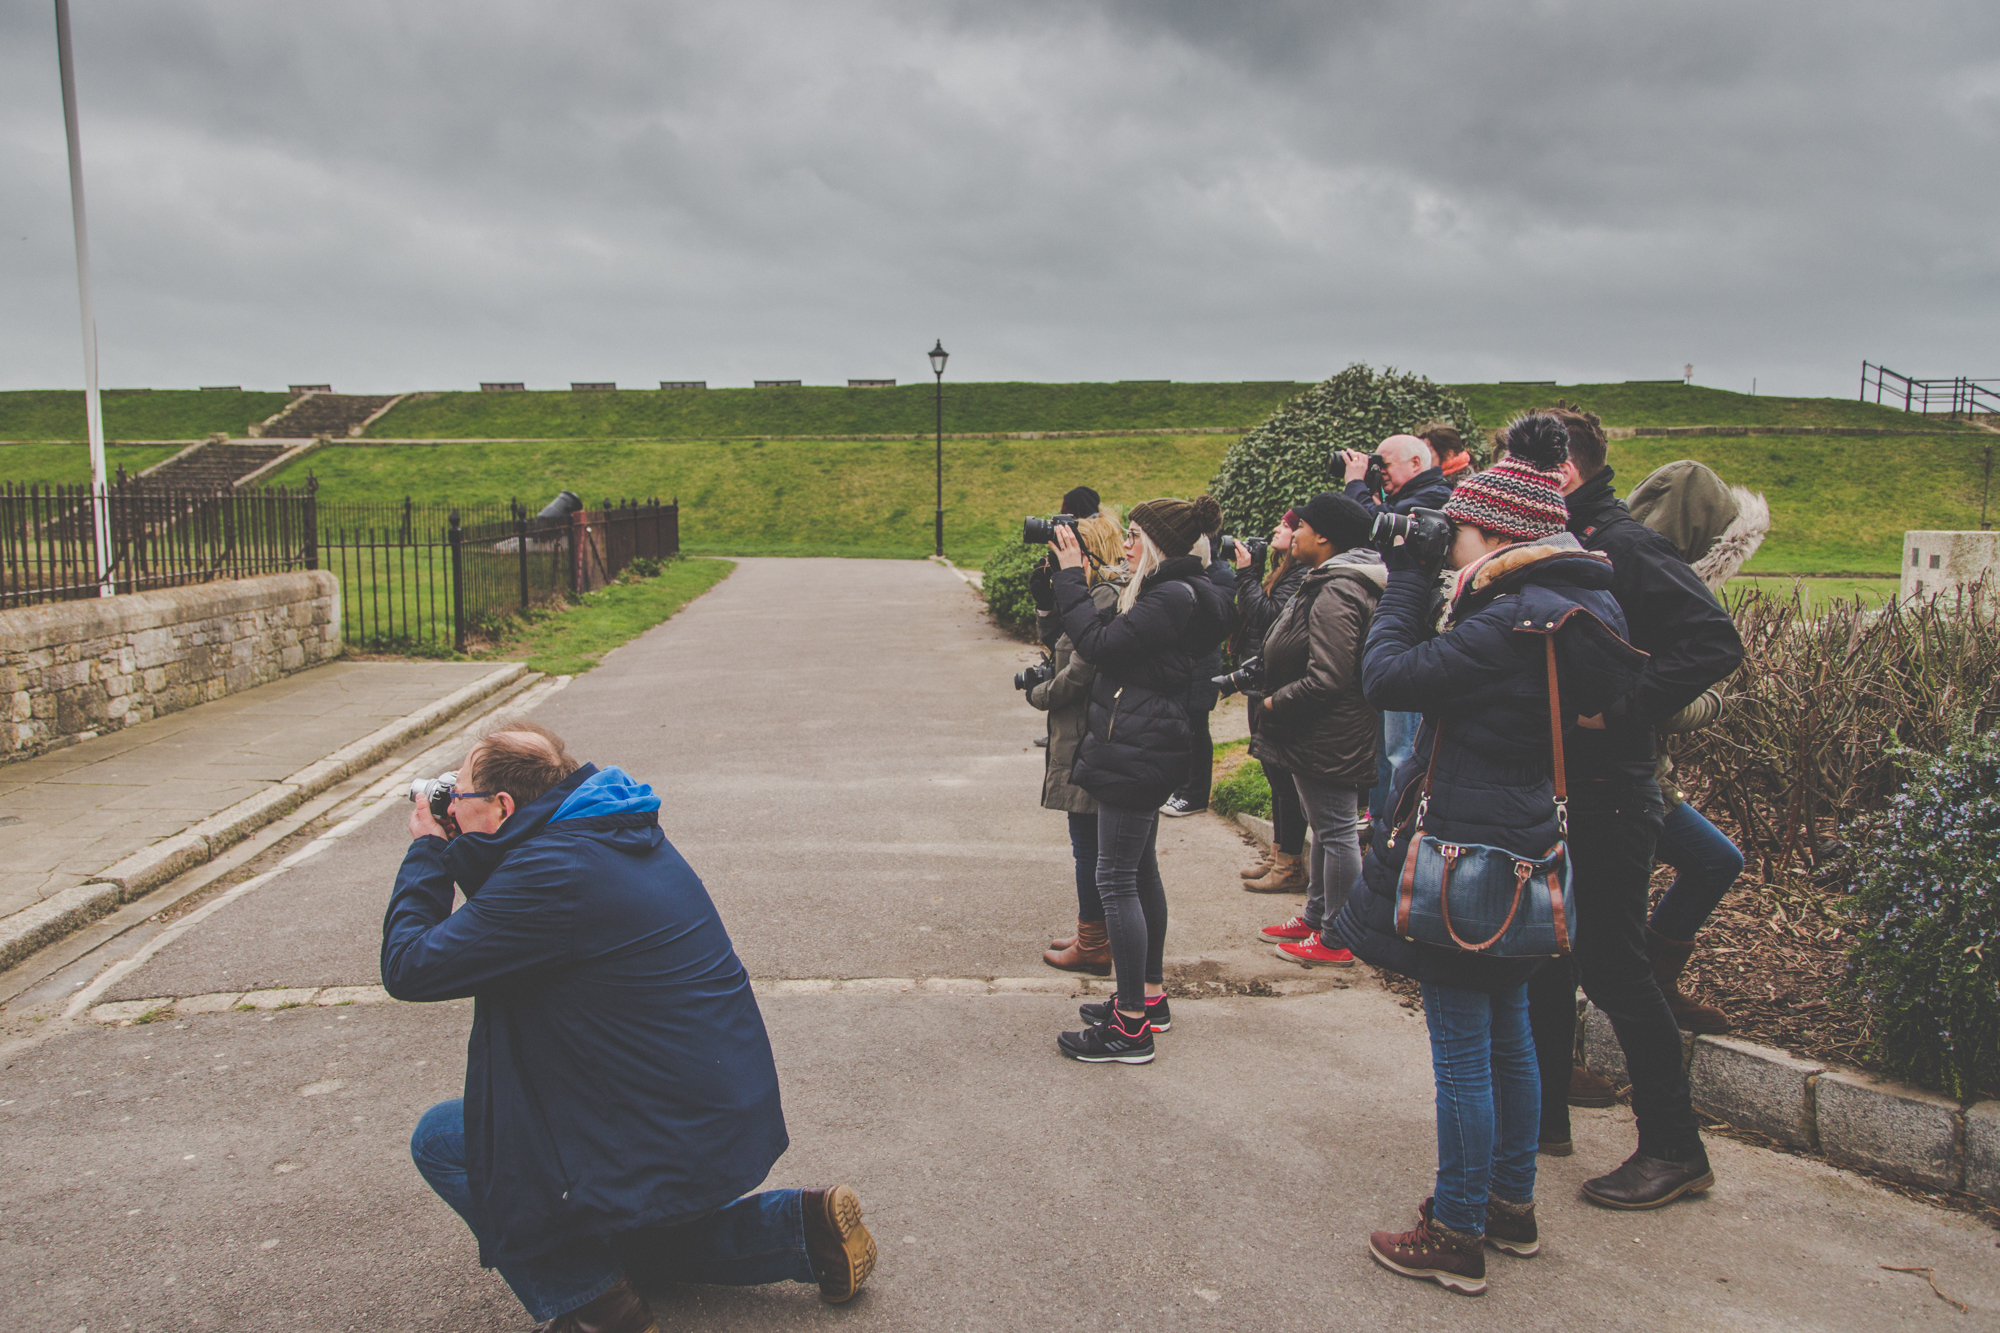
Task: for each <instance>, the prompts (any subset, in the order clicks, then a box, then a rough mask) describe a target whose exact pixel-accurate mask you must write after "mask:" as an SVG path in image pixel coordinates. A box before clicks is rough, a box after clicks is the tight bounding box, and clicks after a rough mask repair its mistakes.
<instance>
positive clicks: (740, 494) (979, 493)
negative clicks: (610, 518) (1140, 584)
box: [274, 395, 1230, 565]
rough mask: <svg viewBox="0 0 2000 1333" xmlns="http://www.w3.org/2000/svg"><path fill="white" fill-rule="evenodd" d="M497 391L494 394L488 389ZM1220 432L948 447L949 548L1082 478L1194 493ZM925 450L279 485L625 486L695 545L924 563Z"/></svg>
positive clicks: (358, 470) (712, 456) (729, 446)
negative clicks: (666, 505) (657, 505)
mask: <svg viewBox="0 0 2000 1333" xmlns="http://www.w3.org/2000/svg"><path fill="white" fill-rule="evenodd" d="M495 396H496V397H497V396H501V395H495ZM1229 441H1230V437H1229V436H1226V435H1155V436H1144V435H1140V436H1130V437H1123V438H1109V439H1088V440H1074V439H1072V440H957V441H947V442H946V444H945V492H944V503H945V553H946V554H947V555H949V556H951V557H952V559H954V560H957V561H960V562H961V563H968V562H969V563H971V564H974V565H977V564H978V563H979V562H981V561H983V559H984V557H985V556H986V554H987V553H988V552H989V551H991V550H992V549H993V548H994V547H995V546H996V545H998V544H999V542H1000V540H1001V539H1002V538H1003V537H1004V536H1007V535H1008V534H1010V533H1011V534H1013V535H1015V536H1018V535H1019V532H1020V522H1021V516H1022V515H1024V514H1031V513H1032V514H1047V513H1049V512H1050V511H1051V510H1053V509H1055V508H1057V507H1058V506H1060V505H1061V503H1062V496H1063V492H1065V491H1067V490H1069V489H1070V488H1071V487H1072V486H1075V485H1077V484H1079V483H1087V484H1089V485H1091V486H1093V487H1095V488H1096V489H1097V490H1098V491H1099V493H1100V494H1102V495H1103V496H1104V498H1105V499H1106V500H1107V501H1108V502H1110V503H1112V504H1116V505H1119V506H1121V507H1127V506H1130V505H1132V504H1135V503H1137V502H1138V501H1140V500H1147V499H1151V498H1153V497H1155V496H1160V495H1182V496H1191V495H1197V494H1199V493H1200V492H1201V491H1202V489H1203V488H1204V487H1206V486H1207V484H1208V479H1209V478H1210V477H1211V476H1213V475H1214V473H1215V469H1216V466H1217V465H1218V464H1219V463H1220V462H1221V461H1222V452H1223V450H1224V449H1225V448H1226V447H1227V446H1228V444H1229ZM933 461H934V460H933V447H932V445H931V444H930V443H928V442H916V441H886V442H885V441H866V440H862V441H854V440H791V441H781V440H773V441H760V440H751V441H737V442H728V443H718V442H715V441H692V442H677V441H661V440H632V441H620V440H605V441H588V442H581V443H574V444H570V443H542V442H528V443H519V444H450V445H373V446H370V445H334V446H333V447H331V448H326V449H322V450H320V451H319V452H318V453H315V454H312V455H310V456H309V457H307V458H303V459H301V460H299V462H298V463H296V464H294V465H293V466H292V467H291V468H289V469H287V470H286V471H285V472H284V473H282V474H280V475H279V476H278V477H277V478H275V479H274V480H275V481H276V483H277V484H279V485H301V484H303V483H304V481H305V476H306V473H307V472H308V471H311V472H313V473H314V474H315V475H317V476H318V477H319V480H320V495H321V497H322V498H323V499H324V500H327V501H329V502H367V503H375V504H400V503H401V502H402V499H403V496H404V495H405V494H415V495H417V496H419V497H420V498H421V497H427V496H428V497H432V498H436V499H439V500H444V501H448V502H449V503H452V504H460V505H466V504H474V503H489V502H496V501H500V502H504V501H506V500H508V499H510V498H513V497H515V496H518V497H520V498H521V500H522V501H523V502H524V503H526V504H528V505H529V506H530V507H531V508H539V507H540V506H541V505H542V504H543V503H545V502H546V501H547V500H548V499H549V498H550V497H551V496H553V495H554V494H555V493H556V492H557V491H558V490H560V489H562V488H563V487H568V488H569V489H570V490H573V491H575V492H577V493H578V494H579V495H581V496H583V497H584V500H585V501H586V502H587V503H589V504H592V505H595V504H597V503H598V502H599V501H600V500H602V499H605V498H613V499H617V498H623V497H627V496H631V497H637V498H645V497H649V496H658V497H659V498H660V499H662V500H669V499H673V498H674V497H676V496H678V497H679V499H680V502H681V544H682V548H683V549H684V550H685V551H687V552H689V553H690V554H719V555H845V556H885V557H905V558H918V557H921V556H925V555H928V554H930V552H931V510H932V506H933V503H934V492H933V489H932V488H933V485H934V481H933V471H932V469H933Z"/></svg>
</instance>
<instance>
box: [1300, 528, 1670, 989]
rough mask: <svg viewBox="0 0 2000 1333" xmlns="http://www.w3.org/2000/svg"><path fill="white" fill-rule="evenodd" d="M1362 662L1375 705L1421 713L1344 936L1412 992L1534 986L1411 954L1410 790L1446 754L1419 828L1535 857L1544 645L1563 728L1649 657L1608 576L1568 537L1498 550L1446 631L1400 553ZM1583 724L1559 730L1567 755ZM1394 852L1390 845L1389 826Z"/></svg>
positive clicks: (1480, 966) (1551, 806)
mask: <svg viewBox="0 0 2000 1333" xmlns="http://www.w3.org/2000/svg"><path fill="white" fill-rule="evenodd" d="M1391 563H1392V565H1400V566H1401V568H1399V569H1392V572H1391V573H1390V576H1389V590H1388V591H1387V592H1386V593H1384V594H1383V595H1382V602H1381V605H1380V606H1379V607H1377V608H1376V612H1375V621H1374V624H1373V626H1372V627H1371V628H1370V630H1369V634H1368V647H1367V649H1366V650H1365V651H1364V653H1363V654H1362V669H1361V670H1362V684H1363V688H1364V689H1365V690H1366V692H1367V695H1368V702H1369V703H1371V704H1373V705H1375V706H1376V707H1377V708H1380V709H1384V710H1391V709H1393V710H1396V711H1401V712H1415V711H1419V710H1421V711H1422V712H1423V714H1424V723H1423V727H1422V729H1421V730H1420V731H1419V732H1418V733H1417V744H1416V753H1415V754H1413V755H1412V756H1411V757H1410V758H1409V759H1408V760H1406V761H1405V762H1404V763H1403V765H1402V767H1401V768H1400V769H1399V770H1398V771H1397V773H1396V777H1395V781H1394V784H1393V787H1392V790H1393V792H1394V794H1395V795H1394V799H1393V800H1392V801H1391V807H1390V808H1391V810H1392V811H1394V812H1395V818H1394V820H1393V823H1392V819H1391V818H1390V817H1389V814H1388V812H1377V817H1376V819H1375V822H1374V825H1373V826H1372V828H1371V829H1370V831H1369V834H1370V847H1369V854H1368V855H1367V856H1366V857H1365V858H1364V859H1363V862H1362V868H1361V878H1360V879H1359V880H1357V881H1356V882H1355V884H1354V887H1353V891H1352V892H1351V893H1350V894H1349V895H1348V900H1347V904H1346V906H1345V907H1343V908H1342V909H1341V911H1340V915H1339V917H1337V918H1336V920H1335V922H1334V927H1335V929H1336V930H1337V931H1338V933H1339V934H1340V937H1341V938H1342V939H1343V940H1344V941H1346V943H1347V946H1348V947H1349V948H1350V949H1352V950H1354V952H1355V953H1357V954H1359V955H1360V956H1361V957H1362V958H1364V959H1366V960H1367V961H1368V962H1370V963H1373V964H1374V965H1375V966H1377V967H1386V968H1389V969H1390V970H1392V971H1396V972H1401V973H1402V974H1403V975H1405V976H1408V977H1412V978H1414V979H1416V980H1418V981H1427V982H1435V983H1437V984H1440V985H1447V986H1459V987H1463V988H1466V989H1470V990H1481V991H1487V992H1489V993H1493V994H1498V993H1500V992H1502V991H1507V990H1511V989H1513V988H1514V987H1515V986H1518V985H1520V984H1521V983H1522V982H1524V981H1526V980H1527V978H1528V974H1529V973H1530V972H1532V971H1533V970H1534V969H1535V967H1536V966H1537V965H1538V964H1539V963H1540V961H1541V960H1540V959H1536V958H1488V957H1485V956H1484V955H1480V954H1469V953H1460V952H1458V951H1456V950H1451V949H1440V948H1434V947H1432V946H1430V945H1420V944H1416V943H1414V942H1412V941H1410V940H1407V939H1405V938H1403V937H1402V936H1400V935H1398V934H1396V932H1395V925H1394V923H1395V911H1396V888H1397V882H1398V880H1399V879H1400V877H1401V874H1402V869H1403V859H1404V855H1405V853H1406V851H1407V848H1408V843H1409V839H1410V829H1411V826H1412V825H1413V824H1414V823H1415V813H1416V810H1415V807H1416V804H1417V801H1416V795H1417V793H1416V791H1415V790H1413V788H1414V787H1415V786H1416V784H1418V783H1420V782H1421V781H1422V779H1423V776H1424V772H1425V770H1426V768H1427V767H1428V766H1429V765H1430V763H1431V754H1432V748H1433V746H1435V747H1436V754H1437V766H1436V769H1435V770H1434V772H1433V773H1432V777H1431V788H1430V806H1429V809H1428V811H1427V812H1426V814H1425V818H1424V832H1425V833H1427V834H1430V835H1431V836H1433V837H1437V838H1442V839H1444V840H1445V841H1447V842H1457V843H1483V844H1485V845H1487V846H1491V847H1503V848H1506V849H1508V850H1510V851H1518V852H1521V853H1524V854H1532V855H1535V856H1540V855H1541V854H1542V853H1543V852H1544V851H1546V850H1547V849H1548V848H1549V847H1550V846H1552V845H1553V844H1554V843H1555V841H1556V838H1557V820H1556V810H1555V792H1554V786H1553V784H1552V782H1551V781H1550V746H1549V699H1548V676H1547V666H1546V661H1545V657H1544V653H1545V649H1544V647H1543V643H1544V636H1545V635H1547V634H1549V633H1554V634H1555V643H1556V661H1557V675H1558V680H1559V682H1560V692H1561V703H1562V710H1563V716H1564V717H1565V718H1575V717H1578V716H1584V717H1587V716H1589V715H1591V714H1592V713H1595V712H1597V711H1599V709H1601V708H1602V707H1604V706H1605V705H1606V704H1608V702H1609V701H1610V700H1612V699H1614V698H1617V697H1618V696H1620V695H1622V694H1623V693H1624V692H1625V691H1626V690H1628V689H1630V688H1631V682H1632V681H1633V680H1634V679H1635V678H1636V677H1637V676H1638V674H1639V671H1640V669H1641V666H1642V665H1643V663H1644V660H1645V659H1644V656H1643V655H1642V654H1641V653H1639V652H1638V651H1637V650H1635V649H1634V648H1632V647H1631V645H1629V644H1627V643H1626V642H1625V641H1624V639H1623V638H1622V637H1621V636H1622V635H1623V633H1624V629H1625V619H1624V616H1623V615H1622V614H1621V613H1620V612H1619V610H1618V603H1617V601H1616V600H1615V599H1614V598H1613V597H1612V596H1611V594H1610V591H1609V589H1610V586H1611V566H1610V564H1609V563H1608V562H1607V561H1606V560H1605V559H1604V557H1602V556H1598V555H1593V554H1589V553H1586V552H1584V551H1583V550H1581V549H1579V548H1578V546H1577V545H1576V542H1575V539H1574V538H1572V537H1570V536H1569V535H1568V534H1566V533H1565V534H1562V535H1561V536H1559V537H1556V538H1550V539H1548V540H1545V541H1542V542H1532V543H1521V544H1519V545H1515V546H1510V547H1507V548H1505V549H1504V550H1502V551H1500V552H1498V553H1497V554H1495V555H1494V556H1493V557H1491V558H1490V559H1489V560H1487V561H1486V562H1485V564H1484V565H1483V566H1481V567H1480V568H1479V569H1478V570H1477V571H1475V572H1474V574H1473V577H1472V582H1471V586H1470V587H1469V588H1467V589H1466V590H1465V591H1464V592H1462V593H1461V594H1460V595H1459V597H1458V599H1457V601H1456V602H1455V603H1454V605H1453V606H1452V608H1451V611H1452V614H1451V620H1450V622H1449V628H1447V629H1446V631H1445V632H1444V633H1443V634H1442V635H1438V636H1435V637H1434V636H1432V635H1431V633H1430V631H1429V629H1428V627H1427V626H1426V625H1425V623H1424V619H1423V616H1424V610H1425V608H1426V606H1427V605H1428V604H1429V601H1430V595H1431V587H1432V585H1431V582H1430V580H1428V579H1426V578H1424V577H1423V576H1422V575H1421V574H1419V573H1417V572H1416V571H1415V570H1414V569H1412V568H1410V565H1409V561H1408V558H1407V557H1405V556H1403V555H1401V553H1400V552H1398V554H1397V556H1396V557H1394V558H1393V559H1392V562H1391ZM1575 735H1576V728H1575V727H1574V726H1567V727H1566V728H1565V736H1564V746H1565V750H1566V751H1567V750H1568V749H1569V748H1571V747H1572V745H1573V742H1572V739H1571V738H1573V737H1574V736H1575ZM1398 824H1399V825H1400V828H1396V829H1395V831H1396V834H1397V836H1396V845H1395V846H1394V847H1393V848H1391V847H1390V846H1389V837H1390V833H1391V831H1392V828H1393V827H1394V826H1395V825H1398Z"/></svg>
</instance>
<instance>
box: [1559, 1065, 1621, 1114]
mask: <svg viewBox="0 0 2000 1333" xmlns="http://www.w3.org/2000/svg"><path fill="white" fill-rule="evenodd" d="M1569 1104H1570V1105H1571V1106H1584V1107H1592V1108H1595V1109H1598V1110H1602V1109H1603V1108H1604V1107H1607V1106H1616V1105H1618V1086H1617V1085H1616V1084H1615V1083H1613V1082H1612V1081H1611V1080H1610V1079H1608V1078H1606V1077H1604V1075H1602V1074H1593V1073H1591V1072H1590V1071H1589V1070H1588V1069H1585V1068H1584V1067H1583V1066H1582V1065H1571V1066H1570V1071H1569Z"/></svg>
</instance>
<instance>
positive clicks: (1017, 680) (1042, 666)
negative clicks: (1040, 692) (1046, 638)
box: [1014, 657, 1056, 694]
mask: <svg viewBox="0 0 2000 1333" xmlns="http://www.w3.org/2000/svg"><path fill="white" fill-rule="evenodd" d="M1055 676H1056V664H1055V663H1054V662H1051V661H1050V660H1049V659H1048V658H1046V657H1044V658H1043V659H1042V660H1041V661H1039V662H1037V663H1035V664H1034V665H1033V666H1031V667H1028V668H1026V669H1025V670H1021V671H1016V672H1015V673H1014V688H1015V689H1017V690H1019V691H1021V692H1022V693H1023V694H1026V693H1027V692H1028V691H1029V690H1032V689H1034V688H1035V686H1037V685H1040V684H1041V683H1042V682H1043V681H1047V680H1054V679H1055Z"/></svg>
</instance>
